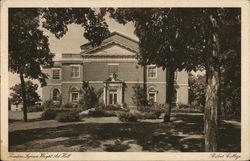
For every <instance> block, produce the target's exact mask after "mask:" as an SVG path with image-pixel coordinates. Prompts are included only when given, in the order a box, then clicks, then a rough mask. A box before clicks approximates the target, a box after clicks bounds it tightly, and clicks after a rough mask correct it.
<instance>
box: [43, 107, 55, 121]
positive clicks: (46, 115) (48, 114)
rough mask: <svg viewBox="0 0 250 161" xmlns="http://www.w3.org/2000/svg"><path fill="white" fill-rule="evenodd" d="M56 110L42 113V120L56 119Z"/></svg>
mask: <svg viewBox="0 0 250 161" xmlns="http://www.w3.org/2000/svg"><path fill="white" fill-rule="evenodd" d="M56 114H57V112H56V110H52V109H47V110H45V111H44V112H43V113H42V119H43V120H53V119H55V118H56Z"/></svg>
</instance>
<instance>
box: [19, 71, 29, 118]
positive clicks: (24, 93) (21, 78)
mask: <svg viewBox="0 0 250 161" xmlns="http://www.w3.org/2000/svg"><path fill="white" fill-rule="evenodd" d="M20 80H21V87H22V99H23V121H24V122H27V121H28V119H27V104H26V89H25V81H24V78H23V73H20Z"/></svg>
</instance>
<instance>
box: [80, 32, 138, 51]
mask: <svg viewBox="0 0 250 161" xmlns="http://www.w3.org/2000/svg"><path fill="white" fill-rule="evenodd" d="M114 35H119V36H121V37H124V38H126V39H129V40H131V41H133V42H135V43H139V41H137V40H135V39H133V38H131V37H128V36H126V35H124V34H121V33H119V32H116V31H115V32H112V33H110V34H109V35H108V36H107V37H106V38H105V39H108V38H110V37H111V36H114ZM105 39H104V40H105ZM90 44H91V42H88V43H85V44H83V45H81V46H80V48H82V47H85V46H88V45H90Z"/></svg>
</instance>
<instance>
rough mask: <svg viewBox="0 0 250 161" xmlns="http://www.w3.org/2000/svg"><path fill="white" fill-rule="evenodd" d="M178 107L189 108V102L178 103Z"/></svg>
mask: <svg viewBox="0 0 250 161" xmlns="http://www.w3.org/2000/svg"><path fill="white" fill-rule="evenodd" d="M177 107H178V108H191V107H190V105H189V104H178V106H177Z"/></svg>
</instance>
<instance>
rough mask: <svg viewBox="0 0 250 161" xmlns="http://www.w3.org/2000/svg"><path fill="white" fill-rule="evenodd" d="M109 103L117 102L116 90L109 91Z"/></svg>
mask: <svg viewBox="0 0 250 161" xmlns="http://www.w3.org/2000/svg"><path fill="white" fill-rule="evenodd" d="M109 104H111V105H114V104H117V90H110V91H109Z"/></svg>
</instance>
